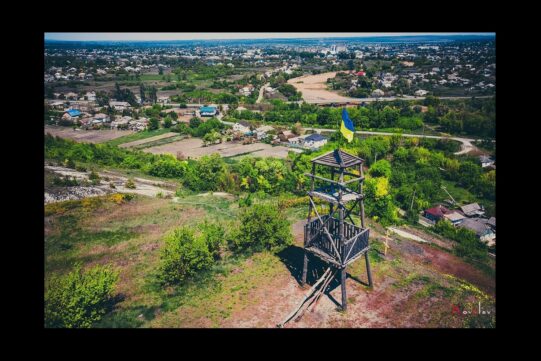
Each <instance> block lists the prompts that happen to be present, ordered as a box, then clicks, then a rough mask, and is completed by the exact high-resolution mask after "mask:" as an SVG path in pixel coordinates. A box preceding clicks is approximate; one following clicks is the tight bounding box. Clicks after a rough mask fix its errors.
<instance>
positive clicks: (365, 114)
mask: <svg viewBox="0 0 541 361" xmlns="http://www.w3.org/2000/svg"><path fill="white" fill-rule="evenodd" d="M271 104H272V105H273V106H272V109H271V110H269V111H267V112H265V113H258V112H253V111H250V110H245V111H242V112H230V114H228V115H229V116H230V117H232V118H235V119H245V120H261V121H266V122H271V123H281V124H294V123H296V122H301V123H302V124H305V125H309V126H320V127H327V128H337V127H339V125H340V122H341V119H342V109H341V108H325V107H319V106H317V105H313V104H307V103H302V104H297V103H285V102H282V101H280V100H273V101H271ZM423 107H426V108H423ZM348 113H349V116H350V118H351V120H352V121H353V125H354V126H355V128H356V129H358V130H361V129H367V128H370V129H389V128H392V129H396V130H398V129H404V130H419V129H422V127H423V125H424V123H430V124H436V125H439V126H440V127H441V130H442V131H445V132H449V133H452V134H463V135H471V136H477V137H483V138H493V137H494V136H495V131H496V121H495V98H488V99H470V100H468V99H464V100H453V101H441V100H440V99H438V98H434V97H427V98H426V99H424V100H422V101H419V102H417V103H412V102H410V101H404V100H395V101H386V102H371V103H368V104H366V105H361V106H357V107H348Z"/></svg>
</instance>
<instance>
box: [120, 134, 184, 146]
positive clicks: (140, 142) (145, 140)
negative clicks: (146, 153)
mask: <svg viewBox="0 0 541 361" xmlns="http://www.w3.org/2000/svg"><path fill="white" fill-rule="evenodd" d="M175 136H178V133H174V132H167V133H163V134H160V135H155V136H153V137H148V138H143V139H139V140H134V141H132V142H128V143H122V144H120V147H122V148H130V147H137V146H140V145H143V144H145V143H152V142H155V141H158V140H162V139H167V138H171V137H175Z"/></svg>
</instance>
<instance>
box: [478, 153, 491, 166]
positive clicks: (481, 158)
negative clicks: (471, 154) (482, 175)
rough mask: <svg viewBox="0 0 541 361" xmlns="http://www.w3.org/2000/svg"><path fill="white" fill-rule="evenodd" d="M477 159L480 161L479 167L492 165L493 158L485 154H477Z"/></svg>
mask: <svg viewBox="0 0 541 361" xmlns="http://www.w3.org/2000/svg"><path fill="white" fill-rule="evenodd" d="M479 161H480V162H481V167H483V168H486V167H490V166H491V165H494V159H492V158H490V157H488V156H486V155H481V156H479Z"/></svg>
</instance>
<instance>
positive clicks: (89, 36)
mask: <svg viewBox="0 0 541 361" xmlns="http://www.w3.org/2000/svg"><path fill="white" fill-rule="evenodd" d="M472 34H476V35H477V34H486V35H494V34H495V33H270V32H267V33H45V40H73V41H123V40H128V41H132V40H139V41H149V40H209V39H212V40H214V39H269V38H333V37H366V36H412V35H472Z"/></svg>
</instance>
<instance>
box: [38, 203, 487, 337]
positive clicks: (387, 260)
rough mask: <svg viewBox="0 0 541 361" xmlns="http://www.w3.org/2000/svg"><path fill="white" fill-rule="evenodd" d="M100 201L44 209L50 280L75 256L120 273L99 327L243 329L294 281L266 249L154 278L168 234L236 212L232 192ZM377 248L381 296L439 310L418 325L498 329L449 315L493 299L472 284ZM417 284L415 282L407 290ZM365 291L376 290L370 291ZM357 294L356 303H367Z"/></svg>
mask: <svg viewBox="0 0 541 361" xmlns="http://www.w3.org/2000/svg"><path fill="white" fill-rule="evenodd" d="M243 196H245V195H243ZM290 198H291V199H292V200H293V199H295V198H296V197H293V196H291V197H290ZM99 199H100V198H99V197H97V198H95V199H94V198H93V200H85V201H68V202H61V203H57V204H54V205H50V206H47V207H46V215H47V217H46V222H45V224H46V233H45V234H46V236H45V256H46V257H45V258H46V260H45V262H46V264H45V265H46V267H45V269H46V278H48V277H50V275H51V274H62V273H65V272H67V271H69V270H70V269H71V267H72V265H73V263H75V262H81V263H82V264H83V267H89V266H91V265H94V264H112V265H113V266H114V267H115V268H117V269H119V270H120V276H121V280H120V282H119V285H118V289H117V291H116V296H117V298H118V302H117V303H116V305H115V308H114V310H113V311H112V312H111V313H109V314H108V315H106V316H105V317H104V318H103V319H102V320H101V321H100V322H99V323H97V324H96V325H95V327H230V326H233V327H234V326H238V325H242V326H244V324H242V323H241V322H242V321H243V320H252V319H253V315H252V314H253V313H254V310H256V309H258V307H259V305H261V304H267V305H268V304H269V300H268V299H267V297H268V292H272V291H270V288H269V286H268V283H269V282H272V283H273V285H274V286H276V285H277V282H281V281H277V280H281V279H282V278H281V277H283V279H286V278H287V277H291V276H290V274H289V272H288V270H287V267H286V266H285V265H284V263H282V261H281V260H280V258H279V257H277V256H276V255H275V254H273V253H270V252H262V253H258V254H255V255H244V256H235V257H226V258H225V259H224V260H222V261H220V262H218V263H216V264H215V265H214V266H213V267H212V269H210V270H208V271H205V272H201V273H199V274H198V275H196V276H195V277H194V278H192V279H188V280H186V281H184V282H183V283H182V284H180V285H178V286H175V287H167V288H164V287H162V286H161V285H160V284H159V283H158V282H157V281H156V271H157V268H158V265H159V253H160V247H161V245H162V239H163V236H164V235H165V234H166V233H167V232H169V231H170V230H171V229H173V228H175V227H178V226H180V225H185V224H188V223H189V222H190V223H192V222H194V221H195V222H199V221H203V220H204V219H210V220H224V219H225V220H228V219H234V218H235V217H236V214H237V212H238V201H237V200H236V198H235V199H227V198H224V197H219V196H213V195H212V194H210V195H206V196H202V195H197V194H187V195H184V196H183V197H181V198H180V199H179V201H180V203H175V202H174V201H171V200H166V199H154V198H147V197H142V196H138V197H136V198H135V199H133V200H132V201H130V202H123V203H117V202H114V201H113V200H112V199H109V198H106V197H104V198H103V199H102V200H101V201H100V200H99ZM255 201H257V202H277V201H278V199H277V198H276V197H271V196H268V197H264V198H263V199H255ZM306 211H307V209H306V205H304V204H301V205H296V204H295V203H293V204H292V206H290V207H288V208H287V210H286V214H287V217H288V219H290V220H291V221H292V222H293V221H296V220H299V219H304V217H305V216H306ZM376 226H377V225H375V224H371V227H373V229H374V230H376V229H379V228H377V227H376ZM372 248H373V249H372V250H371V251H369V258H370V261H371V266H372V275H373V279H374V284H375V285H376V287H381V285H383V284H384V282H385V280H387V279H389V278H390V279H391V280H394V283H395V284H394V286H393V287H389V288H387V289H386V291H385V292H388V293H390V294H392V295H393V296H395V295H397V294H398V293H400V294H407V295H408V296H407V298H406V300H405V301H404V302H405V304H404V312H403V313H404V314H408V315H411V314H415V311H416V310H417V313H419V312H418V310H419V309H420V308H424V307H425V304H427V303H428V306H426V307H427V310H428V311H427V312H435V313H434V314H433V315H432V316H430V320H429V321H419V322H424V323H421V324H423V325H424V324H427V323H426V322H432V323H429V324H430V325H434V326H435V327H442V325H443V326H445V325H449V326H451V327H458V326H460V325H463V326H465V327H472V326H480V327H493V326H491V325H493V324H494V323H493V320H492V319H490V318H485V319H479V318H475V317H473V316H472V317H469V318H468V317H467V318H464V319H463V320H462V319H459V321H460V322H463V324H462V323H461V324H460V325H458V324H457V322H458V321H457V319H456V317H455V318H453V317H452V315H450V311H449V307H450V304H451V303H457V304H461V305H462V304H463V305H466V306H468V307H469V306H470V305H475V302H477V300H478V299H480V300H482V301H483V307H485V306H486V307H487V308H488V307H491V306H492V305H493V303H494V300H493V299H492V298H490V297H488V296H486V295H485V294H484V293H482V292H481V291H479V290H478V289H477V288H475V287H474V286H473V285H471V284H469V283H467V282H464V281H462V280H459V279H457V278H454V277H452V276H445V275H442V274H440V273H437V272H436V271H434V270H432V269H431V268H429V267H425V266H423V265H421V264H416V263H412V262H408V261H407V259H406V258H402V255H401V254H400V253H399V252H397V251H396V250H395V249H393V247H391V248H390V249H389V252H388V255H387V257H383V256H381V255H380V254H379V253H378V252H377V250H380V251H382V244H381V242H380V241H379V240H377V239H376V238H373V240H372ZM349 272H350V274H352V275H354V276H355V277H357V278H359V279H361V280H363V281H365V280H366V269H365V262H364V259H360V260H359V261H357V262H354V263H353V264H352V265H351V266H350V271H349ZM391 284H392V282H391ZM412 285H415V287H414V288H412V287H410V286H412ZM363 290H364V291H365V292H370V291H371V289H370V288H367V287H364V288H363ZM377 290H378V289H377V288H374V291H377ZM350 297H352V296H350ZM434 298H435V301H433V300H432V299H434ZM357 299H358V300H351V303H352V304H354V303H356V302H362V301H360V299H359V298H357ZM430 302H433V303H435V304H434V305H431V304H430ZM485 302H486V304H485ZM401 314H402V313H401ZM260 316H261V317H260V318H258V319H257V320H256V321H250V322H253V323H251V325H254V326H256V327H262V326H263V327H264V326H268V319H266V318H265V317H264V316H263V314H261V315H260ZM344 317H349V316H348V315H347V314H345V315H344ZM397 317H398V316H397Z"/></svg>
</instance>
